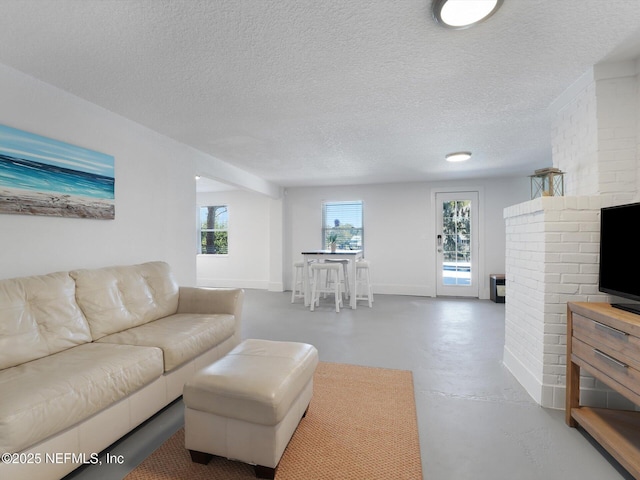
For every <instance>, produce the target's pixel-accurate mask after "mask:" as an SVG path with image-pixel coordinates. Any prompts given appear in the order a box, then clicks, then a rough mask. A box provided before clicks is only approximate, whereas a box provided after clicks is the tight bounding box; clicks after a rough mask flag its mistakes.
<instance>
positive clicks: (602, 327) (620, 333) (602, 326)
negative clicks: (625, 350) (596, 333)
mask: <svg viewBox="0 0 640 480" xmlns="http://www.w3.org/2000/svg"><path fill="white" fill-rule="evenodd" d="M594 323H595V324H596V329H597V330H600V331H602V332H605V333H608V334H609V335H612V336H614V337H618V338H619V339H620V340H626V338H627V337H628V336H629V334H628V333H627V332H623V331H622V330H618V329H617V328H613V327H610V326H609V325H605V324H604V323H600V322H596V321H594Z"/></svg>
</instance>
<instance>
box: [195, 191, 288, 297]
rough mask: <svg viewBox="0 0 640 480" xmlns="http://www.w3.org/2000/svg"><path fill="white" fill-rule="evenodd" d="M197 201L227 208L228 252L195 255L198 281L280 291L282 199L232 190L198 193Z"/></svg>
mask: <svg viewBox="0 0 640 480" xmlns="http://www.w3.org/2000/svg"><path fill="white" fill-rule="evenodd" d="M197 203H198V206H206V205H227V206H228V209H229V210H228V211H229V253H228V255H198V258H197V284H198V285H200V286H206V287H241V288H259V289H268V290H272V291H282V288H283V285H282V253H281V252H282V200H280V199H274V198H269V197H267V196H265V195H261V194H259V193H254V192H248V191H243V190H233V191H225V192H216V193H199V194H198V195H197ZM194 227H195V225H194Z"/></svg>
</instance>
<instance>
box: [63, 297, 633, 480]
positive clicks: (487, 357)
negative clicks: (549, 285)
mask: <svg viewBox="0 0 640 480" xmlns="http://www.w3.org/2000/svg"><path fill="white" fill-rule="evenodd" d="M332 305H333V304H332V303H331V301H330V299H327V301H326V303H321V305H320V307H319V308H317V309H316V311H315V312H310V311H309V310H308V309H305V308H304V307H303V306H302V304H301V303H300V301H298V303H296V304H291V303H290V293H286V292H285V293H274V292H266V291H261V290H247V291H246V300H245V310H244V315H243V316H244V321H243V326H242V332H243V338H264V339H272V340H290V341H300V342H307V343H311V344H313V345H315V346H316V347H317V348H318V351H319V353H320V360H321V361H328V362H342V363H352V364H358V365H367V366H374V367H385V368H395V369H404V370H411V371H412V372H413V375H414V387H415V396H416V406H417V414H418V424H419V430H420V449H421V453H422V465H423V472H424V478H426V479H429V480H466V479H470V480H471V479H473V480H484V479H486V480H512V479H517V480H541V479H544V480H554V479H568V480H573V479H581V480H606V479H621V478H624V479H630V478H632V477H630V476H629V475H628V473H627V472H625V471H624V470H623V469H622V468H621V467H620V466H619V465H618V464H617V463H616V462H615V461H614V460H612V459H611V458H610V457H609V456H608V455H607V454H606V453H604V452H602V450H601V449H599V448H598V447H597V446H595V445H594V444H593V442H592V440H591V439H590V438H589V437H588V436H587V435H586V434H584V433H582V432H581V431H580V430H578V429H572V428H569V427H567V426H566V425H565V423H564V412H562V411H558V410H548V409H543V408H541V407H539V406H538V405H537V404H536V403H535V402H534V401H533V400H532V399H531V397H529V395H528V394H527V393H526V392H525V391H524V389H523V388H522V387H521V386H520V384H519V383H518V382H517V381H516V380H515V379H514V378H513V376H512V375H511V374H510V373H509V371H508V370H507V369H506V368H505V367H504V365H503V364H502V349H503V345H504V304H496V303H493V302H491V301H488V300H476V299H471V300H467V299H458V298H455V299H445V298H438V299H435V298H425V297H409V296H396V295H378V296H376V298H375V302H374V305H373V308H372V309H369V308H368V307H367V306H365V304H364V303H362V305H363V306H359V307H358V309H357V310H355V311H353V310H350V309H348V308H346V309H343V310H342V311H341V312H340V313H336V312H335V311H334V309H333V306H332ZM365 400H366V399H363V401H365ZM182 409H183V405H182V402H181V401H180V400H178V401H177V402H174V404H172V405H171V406H169V407H168V408H167V409H165V410H164V411H163V412H162V413H161V414H159V415H158V416H156V417H154V419H153V420H151V421H149V422H147V423H146V424H144V425H143V426H142V427H141V428H139V429H137V430H136V431H135V432H133V433H132V434H130V435H128V436H127V437H125V438H124V439H123V440H121V441H120V442H118V443H117V444H115V445H113V446H112V447H110V448H109V449H107V452H109V453H110V454H111V455H122V456H123V458H124V460H125V463H124V464H123V465H104V464H103V465H100V466H91V467H88V468H83V469H80V470H78V471H76V472H74V473H72V474H71V475H70V476H69V477H68V479H69V480H70V479H76V480H84V479H91V480H102V479H104V480H120V479H121V478H122V477H123V476H124V475H126V473H127V472H128V471H130V470H131V469H132V468H133V467H134V466H135V465H137V464H138V463H139V462H140V461H142V460H143V459H144V458H145V457H146V456H147V455H148V454H149V453H150V452H151V451H153V450H154V449H155V448H157V447H158V446H159V445H160V444H161V443H162V442H163V441H164V440H165V439H166V438H168V436H170V435H171V434H172V433H173V432H174V431H175V430H177V429H178V428H179V427H180V426H181V425H182V421H183V419H182ZM103 455H104V454H103ZM301 480H307V479H301Z"/></svg>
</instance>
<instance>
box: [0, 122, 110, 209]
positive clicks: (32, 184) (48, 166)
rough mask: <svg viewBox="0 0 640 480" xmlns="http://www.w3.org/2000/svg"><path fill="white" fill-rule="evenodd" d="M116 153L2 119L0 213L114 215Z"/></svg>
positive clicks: (0, 128)
mask: <svg viewBox="0 0 640 480" xmlns="http://www.w3.org/2000/svg"><path fill="white" fill-rule="evenodd" d="M114 187H115V175H114V158H113V157H112V156H110V155H106V154H104V153H100V152H95V151H93V150H88V149H86V148H82V147H77V146H75V145H70V144H68V143H64V142H60V141H58V140H53V139H50V138H46V137H41V136H40V135H35V134H33V133H29V132H25V131H22V130H17V129H15V128H11V127H7V126H3V125H0V214H2V213H13V214H23V215H53V216H58V217H79V218H97V219H113V218H115V190H114Z"/></svg>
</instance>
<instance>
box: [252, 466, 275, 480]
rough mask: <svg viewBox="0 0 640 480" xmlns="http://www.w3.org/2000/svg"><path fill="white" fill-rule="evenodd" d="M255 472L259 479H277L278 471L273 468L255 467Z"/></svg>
mask: <svg viewBox="0 0 640 480" xmlns="http://www.w3.org/2000/svg"><path fill="white" fill-rule="evenodd" d="M255 472H256V477H257V478H267V479H269V480H273V479H274V478H276V469H275V468H271V467H263V466H262V465H256V466H255Z"/></svg>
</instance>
